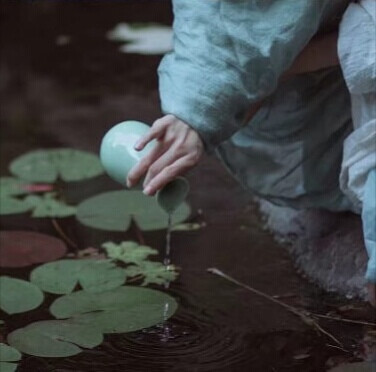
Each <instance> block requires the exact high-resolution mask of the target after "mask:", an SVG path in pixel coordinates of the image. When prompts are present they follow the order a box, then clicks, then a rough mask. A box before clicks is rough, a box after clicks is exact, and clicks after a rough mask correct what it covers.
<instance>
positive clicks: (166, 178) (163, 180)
mask: <svg viewBox="0 0 376 372" xmlns="http://www.w3.org/2000/svg"><path fill="white" fill-rule="evenodd" d="M194 165H195V162H194V161H193V159H192V156H190V155H186V156H184V157H182V158H179V159H178V160H176V161H175V162H174V163H172V164H170V165H169V166H167V167H166V168H164V169H163V170H162V171H161V172H160V173H159V174H158V175H156V176H155V177H154V178H153V179H152V180H151V181H150V182H149V183H148V185H147V186H146V187H145V188H144V194H146V195H154V194H155V193H156V191H158V190H160V189H161V188H163V187H164V186H165V185H166V184H167V183H169V182H170V181H172V180H173V179H174V178H176V177H178V176H179V175H181V174H183V173H184V172H186V171H187V170H188V169H190V168H192V167H193V166H194Z"/></svg>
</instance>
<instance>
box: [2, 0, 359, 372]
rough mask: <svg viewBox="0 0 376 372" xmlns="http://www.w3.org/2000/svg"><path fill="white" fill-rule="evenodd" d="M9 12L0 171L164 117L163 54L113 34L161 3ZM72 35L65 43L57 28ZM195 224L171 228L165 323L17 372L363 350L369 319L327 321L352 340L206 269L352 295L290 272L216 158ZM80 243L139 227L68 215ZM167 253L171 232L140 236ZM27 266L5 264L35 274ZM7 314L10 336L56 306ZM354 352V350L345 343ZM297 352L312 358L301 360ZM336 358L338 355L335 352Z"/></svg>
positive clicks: (77, 194) (277, 365)
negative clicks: (171, 273)
mask: <svg viewBox="0 0 376 372" xmlns="http://www.w3.org/2000/svg"><path fill="white" fill-rule="evenodd" d="M0 10H1V32H0V37H1V50H2V53H1V54H2V56H1V64H0V98H1V101H2V109H1V118H0V119H1V135H2V143H1V158H0V161H1V172H2V173H1V174H2V175H4V174H7V165H8V163H9V161H10V160H11V159H12V158H14V157H15V156H17V155H19V154H21V153H23V152H25V151H27V150H30V149H35V148H40V147H53V146H67V147H74V148H78V149H83V150H89V151H93V152H98V147H99V143H100V140H101V137H102V136H103V134H104V133H105V131H106V130H107V129H108V128H110V127H111V126H112V125H114V124H115V123H117V122H119V121H122V120H126V119H138V120H141V121H145V122H149V123H150V122H152V121H153V120H154V119H155V118H157V117H158V116H159V115H160V111H159V102H158V91H157V76H156V68H157V66H158V63H159V61H160V57H159V56H140V55H126V54H121V53H119V52H118V44H116V43H112V42H109V41H108V40H107V39H106V32H107V31H108V30H110V29H112V28H113V27H114V26H115V25H116V24H117V23H118V22H122V21H123V22H160V23H165V24H170V23H171V21H172V15H171V9H170V4H169V2H166V1H141V0H137V1H123V2H120V1H108V2H107V1H102V2H94V1H82V2H38V1H36V2H34V1H33V2H31V1H30V2H27V1H25V2H13V1H8V2H7V1H4V2H1V5H0ZM61 35H65V36H68V37H69V38H70V43H69V44H67V45H57V44H56V40H57V38H58V37H59V36H61ZM188 177H189V180H190V183H191V189H192V191H191V193H190V196H189V203H190V204H191V206H192V210H193V213H192V217H191V220H192V221H198V222H203V221H204V222H205V223H206V227H205V228H203V229H201V230H197V231H189V232H175V233H173V234H172V261H173V263H175V264H176V265H177V266H179V267H181V275H180V277H179V279H178V280H177V281H176V282H174V283H172V284H171V286H170V288H169V289H166V291H167V292H168V293H170V294H172V295H173V296H174V297H175V298H176V299H177V301H178V302H179V309H178V311H177V313H176V314H175V315H174V316H173V317H172V318H171V319H169V320H168V321H166V322H165V323H164V324H161V325H158V326H155V327H153V328H150V329H146V330H143V331H140V332H134V333H128V334H118V335H107V336H106V337H105V341H104V343H103V344H102V345H100V346H99V347H97V348H95V349H93V350H89V351H85V352H83V353H81V354H79V355H77V356H75V357H71V358H37V357H32V356H24V358H23V360H22V362H21V364H20V366H19V371H20V372H23V371H28V372H34V371H38V372H39V371H40V372H45V371H46V372H47V371H54V372H63V371H82V372H84V371H85V372H87V371H91V372H106V371H108V372H112V371H113V372H115V371H134V372H136V371H150V372H158V371H179V372H180V371H181V372H183V371H197V372H207V371H210V372H211V371H223V372H232V371H234V372H238V371H239V372H241V371H307V372H308V371H325V370H326V369H327V367H328V365H330V363H329V362H328V360H329V359H331V360H335V359H336V358H337V359H338V360H342V359H343V360H351V359H352V360H355V359H356V357H354V355H355V356H356V355H357V354H356V353H357V352H358V351H359V348H360V346H359V339H360V338H361V335H362V332H363V328H362V327H361V326H354V325H346V324H343V323H338V322H330V321H322V322H321V321H320V324H322V325H323V326H325V328H326V329H327V330H328V331H330V332H331V333H333V334H334V335H335V336H336V337H338V338H340V340H341V341H342V342H343V345H344V349H345V351H344V350H341V349H338V348H335V347H333V346H332V342H331V341H330V340H329V339H328V338H326V337H323V336H320V335H318V334H317V333H315V332H314V331H312V330H311V329H309V328H307V326H306V325H304V324H303V323H302V322H301V321H300V320H299V319H298V318H297V317H296V316H294V315H292V314H290V313H289V312H287V311H285V310H284V309H283V308H281V307H280V306H278V305H275V304H273V303H270V302H268V301H266V300H265V299H262V298H259V297H257V296H255V295H253V294H252V293H250V292H248V291H247V290H245V289H243V288H240V287H237V286H235V285H234V284H232V283H229V282H228V281H226V280H224V279H222V278H220V277H217V276H213V275H211V274H209V273H208V272H207V268H210V267H217V268H219V269H221V270H222V271H224V272H226V273H228V274H229V275H232V276H233V277H235V278H237V279H238V280H240V281H242V282H244V283H246V284H248V285H251V286H252V287H255V288H257V289H259V290H261V291H263V292H265V293H267V294H269V295H279V296H282V297H283V298H284V299H283V300H284V301H285V302H286V303H289V304H291V305H293V306H296V307H299V308H300V307H304V308H306V309H309V310H310V311H312V312H316V313H325V312H326V311H329V310H333V309H335V308H336V307H337V306H339V305H343V304H345V303H346V302H345V301H343V300H341V299H337V298H334V297H333V296H329V295H326V294H324V293H322V292H321V291H320V290H319V289H318V288H316V287H315V286H313V285H311V284H309V283H308V282H306V281H305V280H304V279H302V278H301V277H300V276H299V275H298V274H297V273H296V272H295V270H294V268H293V265H292V262H291V260H290V257H289V256H288V255H287V253H286V252H285V250H284V249H283V248H282V247H280V246H279V245H277V244H276V243H275V242H274V241H273V239H272V237H271V236H270V235H269V234H268V233H267V232H265V231H264V230H263V229H262V227H261V226H262V223H261V220H260V217H259V215H258V213H257V208H256V206H255V205H254V204H253V203H252V202H251V196H250V195H248V194H247V193H246V192H245V191H244V190H242V189H241V188H240V187H239V186H238V185H237V184H236V183H235V182H234V181H233V180H232V179H231V177H229V175H228V174H227V173H226V172H225V171H224V169H223V168H222V167H221V166H220V164H218V163H217V161H216V160H215V159H212V158H207V159H205V160H204V162H203V163H202V164H201V165H200V166H199V167H197V169H195V170H194V171H192V172H191V174H189V176H188ZM118 188H119V187H118V185H116V184H114V183H112V181H110V180H109V179H107V178H106V177H100V178H98V179H96V180H95V181H93V180H91V181H88V182H81V183H78V184H76V185H73V186H72V185H70V186H69V187H67V188H66V189H65V190H64V193H65V195H66V196H67V198H68V200H70V201H72V202H73V201H79V200H82V199H83V198H86V197H88V196H90V195H94V194H96V193H98V192H99V191H101V190H112V189H118ZM60 224H61V227H62V228H63V230H64V231H65V233H66V234H67V235H68V236H69V237H70V238H71V239H73V240H74V241H75V243H76V244H77V245H78V246H79V247H80V248H82V249H84V248H87V247H99V246H100V244H101V243H102V242H104V241H106V240H110V239H111V240H115V241H120V240H126V239H138V238H139V236H138V235H137V234H136V232H135V230H134V229H130V231H128V232H126V233H124V234H118V233H116V234H112V233H104V232H100V231H97V230H92V229H88V228H85V227H83V226H81V225H80V224H79V223H78V222H76V220H75V219H74V218H68V219H64V220H62V221H61V222H60ZM1 228H2V229H20V228H22V229H27V230H33V231H41V232H46V233H49V234H53V235H56V236H58V234H57V232H56V230H55V229H54V228H53V226H52V223H51V221H50V220H48V219H38V220H37V219H31V218H30V217H29V216H11V217H6V218H4V217H3V218H1ZM143 238H144V240H145V242H146V244H148V245H150V246H152V247H154V248H157V249H159V251H160V260H163V251H164V244H165V240H164V239H165V232H164V231H159V232H153V233H150V232H149V233H143ZM28 272H29V270H3V271H2V273H3V274H9V275H14V276H17V277H21V278H22V277H23V278H27V276H28ZM52 300H53V297H52V296H50V298H48V301H46V303H45V307H43V308H41V309H38V310H35V311H32V312H30V313H26V314H21V315H15V316H11V317H7V316H6V315H5V314H0V319H4V320H5V322H6V326H5V327H4V328H3V330H2V333H3V337H4V336H6V334H7V333H8V332H10V331H12V330H13V329H16V328H19V327H21V326H24V325H27V324H29V323H31V322H32V321H35V320H41V319H48V318H49V317H50V315H49V314H48V311H47V308H48V304H49V303H50V302H51V301H52ZM346 350H347V351H346ZM302 355H305V356H304V357H302ZM341 358H342V359H341Z"/></svg>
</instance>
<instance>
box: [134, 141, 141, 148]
mask: <svg viewBox="0 0 376 372" xmlns="http://www.w3.org/2000/svg"><path fill="white" fill-rule="evenodd" d="M140 147H141V142H140V141H138V142H136V143H135V145H134V149H135V150H140Z"/></svg>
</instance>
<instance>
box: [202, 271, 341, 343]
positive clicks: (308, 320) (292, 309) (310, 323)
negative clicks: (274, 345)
mask: <svg viewBox="0 0 376 372" xmlns="http://www.w3.org/2000/svg"><path fill="white" fill-rule="evenodd" d="M207 271H208V272H209V273H211V274H215V275H218V276H220V277H222V278H224V279H226V280H228V281H230V282H232V283H234V284H236V285H238V286H240V287H243V288H245V289H247V290H248V291H250V292H252V293H254V294H256V295H258V296H261V297H263V298H265V299H267V300H269V301H271V302H274V303H275V304H277V305H279V306H282V307H284V308H285V309H286V310H288V311H290V312H291V313H293V314H295V315H296V316H298V317H299V318H300V319H301V320H302V322H303V323H305V324H306V325H308V326H310V327H312V328H314V329H316V330H317V331H319V332H321V333H323V334H324V335H326V336H327V337H329V338H330V339H331V340H333V341H334V342H335V343H336V344H337V345H339V346H341V347H342V346H343V345H342V343H341V342H340V341H339V340H337V339H336V338H335V337H334V336H333V335H332V334H330V333H329V332H327V331H326V330H325V329H323V328H322V327H321V326H320V325H319V324H317V322H315V320H314V319H312V318H311V317H310V316H309V313H304V312H302V311H300V310H298V309H296V308H295V307H293V306H290V305H287V304H285V303H284V302H282V301H279V300H277V299H275V298H273V297H272V296H269V295H268V294H266V293H264V292H261V291H259V290H257V289H255V288H252V287H250V286H249V285H247V284H244V283H241V282H239V281H238V280H236V279H234V278H232V277H231V276H229V275H227V274H225V273H224V272H222V271H221V270H219V269H217V268H215V267H213V268H209V269H207Z"/></svg>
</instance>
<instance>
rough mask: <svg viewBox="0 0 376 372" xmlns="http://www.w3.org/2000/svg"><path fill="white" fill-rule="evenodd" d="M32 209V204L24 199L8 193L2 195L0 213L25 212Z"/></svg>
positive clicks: (0, 197)
mask: <svg viewBox="0 0 376 372" xmlns="http://www.w3.org/2000/svg"><path fill="white" fill-rule="evenodd" d="M31 209H32V206H31V205H29V204H27V203H25V202H24V201H23V200H19V199H17V198H13V197H11V196H8V195H1V196H0V215H9V214H18V213H25V212H28V211H29V210H31Z"/></svg>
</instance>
